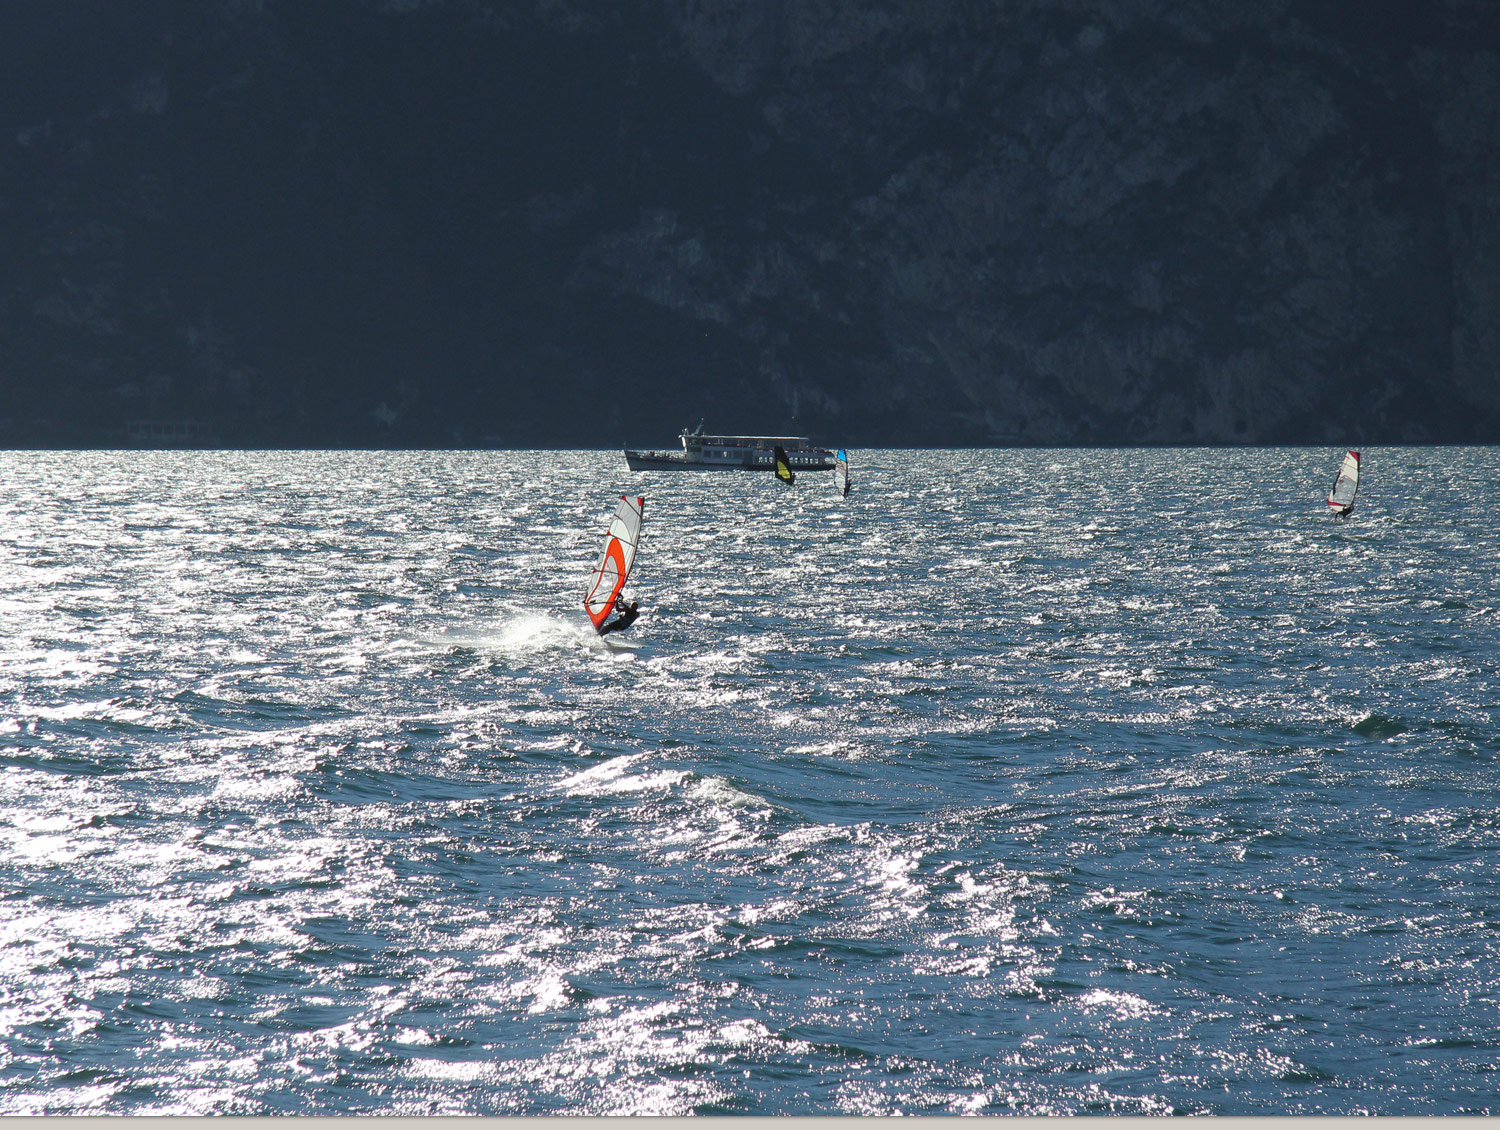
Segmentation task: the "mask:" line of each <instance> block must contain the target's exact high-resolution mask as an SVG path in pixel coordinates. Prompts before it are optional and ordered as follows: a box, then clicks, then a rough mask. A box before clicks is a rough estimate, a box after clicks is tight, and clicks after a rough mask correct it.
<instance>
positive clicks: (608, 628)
mask: <svg viewBox="0 0 1500 1130" xmlns="http://www.w3.org/2000/svg"><path fill="white" fill-rule="evenodd" d="M640 614H641V602H640V601H638V600H632V601H631V602H630V603H629V604H625V605H622V606H621V607H620V614H619V615H618V616H616V617H615V618H614V619H613V620H611V621H610V622H609V623H607V624H605V625H603V626H601V627H600V629H599V634H600V635H601V636H602V635H604V634H605V633H607V632H623V631H624V630H625V629H626V628H628V627H630V625H632V624H634V623H635V621H636V618H637V617H638V616H640Z"/></svg>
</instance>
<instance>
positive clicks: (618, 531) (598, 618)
mask: <svg viewBox="0 0 1500 1130" xmlns="http://www.w3.org/2000/svg"><path fill="white" fill-rule="evenodd" d="M645 512H646V500H645V499H644V498H636V499H634V500H631V499H629V498H626V497H625V496H624V495H623V494H622V495H621V496H620V505H618V506H616V507H615V512H614V514H613V515H612V516H611V517H610V519H609V530H608V532H607V533H606V534H605V537H604V552H602V553H601V554H600V555H599V562H598V564H596V565H595V566H594V572H593V575H592V576H591V577H590V578H589V587H588V591H587V593H586V594H585V596H584V598H583V610H584V611H585V612H587V613H588V614H589V619H590V620H592V621H593V622H594V627H595V628H601V627H603V626H604V622H605V621H606V620H608V619H609V617H610V614H611V613H612V612H614V610H615V601H617V600H619V599H620V590H621V589H623V588H624V587H625V582H626V581H627V580H629V579H630V570H631V567H632V566H634V565H635V554H636V550H637V549H638V548H639V547H640V544H641V519H642V517H643V515H644V514H645Z"/></svg>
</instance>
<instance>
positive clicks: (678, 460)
mask: <svg viewBox="0 0 1500 1130" xmlns="http://www.w3.org/2000/svg"><path fill="white" fill-rule="evenodd" d="M761 454H764V455H767V456H769V455H770V452H762V453H761ZM625 465H626V466H627V467H629V468H630V469H631V470H632V471H774V470H776V461H775V460H774V459H770V458H768V459H767V460H766V461H765V462H764V463H761V462H755V461H750V460H745V461H739V462H736V461H733V460H727V459H726V460H716V461H713V462H710V461H709V460H706V459H689V458H687V456H685V455H682V454H680V453H676V452H670V451H632V450H631V449H630V448H628V447H627V448H626V449H625ZM793 466H794V469H795V470H797V471H831V470H833V460H832V459H823V458H819V459H817V461H815V462H814V461H808V462H801V461H799V462H797V463H795V464H794V465H793Z"/></svg>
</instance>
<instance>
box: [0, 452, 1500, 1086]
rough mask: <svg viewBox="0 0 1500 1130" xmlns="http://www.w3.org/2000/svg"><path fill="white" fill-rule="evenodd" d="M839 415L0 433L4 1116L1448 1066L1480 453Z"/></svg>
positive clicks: (1485, 937) (1481, 1073) (1481, 698)
mask: <svg viewBox="0 0 1500 1130" xmlns="http://www.w3.org/2000/svg"><path fill="white" fill-rule="evenodd" d="M852 454H853V456H854V474H855V490H854V493H853V494H851V495H850V497H849V498H847V499H844V498H840V497H838V495H837V494H836V493H835V491H834V489H833V487H832V483H831V481H830V476H827V475H810V474H808V475H803V476H802V477H801V478H800V479H799V481H798V483H797V485H796V486H794V487H791V488H786V487H782V486H780V485H778V484H776V483H775V482H774V480H772V479H771V478H770V477H769V476H765V475H748V474H715V475H684V474H676V475H674V474H670V473H657V474H632V473H630V472H628V471H626V469H625V468H624V466H623V460H622V459H621V457H620V456H619V454H618V453H617V452H564V453H507V452H477V453H349V454H346V453H270V454H267V453H245V454H239V453H134V454H121V453H106V454H98V453H92V454H49V453H8V454H0V691H3V694H0V845H3V854H0V1113H7V1114H20V1113H49V1112H80V1113H182V1114H199V1113H226V1114H268V1113H298V1114H312V1113H353V1112H377V1111H379V1112H391V1113H418V1112H433V1113H459V1112H467V1113H476V1114H508V1113H530V1114H541V1113H573V1114H609V1113H641V1114H683V1113H694V1112H696V1113H705V1114H723V1113H754V1114H814V1113H868V1114H881V1113H962V1112H999V1111H1015V1112H1022V1113H1087V1112H1096V1111H1120V1112H1128V1113H1168V1112H1216V1113H1223V1114H1247V1113H1301V1112H1322V1113H1352V1112H1359V1111H1370V1112H1375V1113H1383V1114H1402V1113H1441V1114H1453V1113H1461V1112H1471V1113H1472V1112H1479V1111H1489V1110H1491V1109H1492V1108H1494V1106H1495V1105H1496V1101H1495V1096H1496V1093H1497V1089H1500V1009H1497V998H1500V960H1497V958H1500V946H1497V936H1500V935H1497V926H1500V898H1497V894H1500V891H1497V879H1496V874H1497V854H1496V849H1497V847H1500V803H1497V797H1500V773H1497V769H1496V765H1497V754H1500V716H1497V715H1500V671H1497V658H1500V647H1497V643H1500V640H1497V625H1500V619H1497V617H1500V612H1497V609H1500V580H1497V574H1500V568H1497V566H1500V534H1497V525H1500V523H1497V521H1496V514H1497V512H1500V485H1497V484H1500V452H1497V451H1496V450H1493V449H1484V450H1468V451H1455V450H1452V449H1443V450H1438V449H1413V448H1408V449H1377V450H1371V451H1369V452H1367V453H1366V456H1365V461H1364V471H1365V480H1366V485H1365V488H1364V489H1363V491H1362V494H1361V497H1360V500H1359V506H1358V508H1357V509H1356V511H1355V513H1354V515H1353V517H1352V518H1350V519H1349V520H1347V521H1338V520H1335V519H1333V518H1331V517H1330V516H1329V514H1328V513H1327V509H1328V508H1327V507H1326V506H1325V505H1324V503H1323V495H1324V493H1325V492H1326V490H1327V488H1328V485H1329V483H1330V482H1331V480H1332V476H1333V472H1334V469H1335V467H1336V465H1337V461H1338V458H1339V456H1340V455H1341V454H1342V452H1340V451H1335V450H1305V449H1304V450H1202V449H1197V450H1172V451H1104V452H1084V451H965V452H920V453H916V452H912V453H901V452H859V451H856V452H854V453H852ZM622 491H628V492H630V493H632V494H634V493H640V494H644V495H645V496H646V499H647V502H646V538H645V541H644V545H643V549H642V553H641V558H640V563H639V567H638V570H637V575H636V579H635V581H634V582H633V584H632V586H631V588H632V591H633V592H634V594H635V595H636V596H638V597H639V598H640V600H641V603H642V607H643V609H644V612H645V614H644V615H643V616H642V618H641V620H640V622H639V623H638V624H637V625H636V627H635V629H633V630H632V631H631V632H630V633H629V634H628V636H627V637H625V638H623V639H621V638H620V637H611V639H612V640H614V639H621V644H620V646H619V647H615V648H612V647H608V646H606V645H605V644H604V642H602V641H601V640H599V639H598V638H597V637H596V636H594V634H593V632H592V630H591V629H589V628H588V626H587V624H586V622H585V620H584V619H583V616H582V612H581V608H580V600H581V596H582V589H583V583H584V579H585V576H586V574H587V572H588V569H589V567H590V565H591V564H592V562H593V559H594V557H595V555H596V554H597V552H598V548H599V539H600V537H601V534H602V530H603V527H604V523H605V520H606V518H607V516H608V513H609V511H610V509H611V508H612V506H613V503H614V501H615V500H616V498H617V496H618V494H619V493H620V492H622Z"/></svg>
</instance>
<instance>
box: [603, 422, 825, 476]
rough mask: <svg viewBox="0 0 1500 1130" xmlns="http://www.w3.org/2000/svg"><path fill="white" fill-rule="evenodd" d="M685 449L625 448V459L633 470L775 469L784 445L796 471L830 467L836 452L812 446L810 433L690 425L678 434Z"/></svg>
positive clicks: (821, 469)
mask: <svg viewBox="0 0 1500 1130" xmlns="http://www.w3.org/2000/svg"><path fill="white" fill-rule="evenodd" d="M677 438H678V439H679V440H680V441H681V442H682V450H681V451H647V450H643V449H637V448H633V447H627V448H626V449H625V463H626V465H627V466H628V467H629V468H630V469H631V470H632V471H774V470H775V469H776V449H777V448H778V447H780V448H783V449H784V450H785V452H786V460H787V463H788V464H790V466H791V468H792V469H793V470H794V471H828V470H831V469H832V468H833V465H834V462H833V452H832V451H829V450H827V449H825V448H822V447H814V446H812V443H811V441H809V440H808V438H807V437H806V436H721V435H704V434H703V425H702V424H699V425H698V429H697V431H692V432H690V431H688V430H687V429H686V428H684V429H683V430H682V432H681V433H680V434H679V435H678V437H677Z"/></svg>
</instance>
